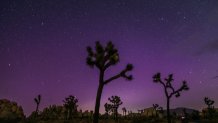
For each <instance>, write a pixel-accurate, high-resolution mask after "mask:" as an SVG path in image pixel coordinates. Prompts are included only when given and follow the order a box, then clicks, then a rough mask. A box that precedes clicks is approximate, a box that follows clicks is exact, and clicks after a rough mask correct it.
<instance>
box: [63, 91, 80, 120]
mask: <svg viewBox="0 0 218 123" xmlns="http://www.w3.org/2000/svg"><path fill="white" fill-rule="evenodd" d="M63 102H64V107H65V108H66V112H65V113H66V114H65V115H66V119H67V120H71V119H72V115H73V114H76V113H77V107H78V105H77V103H78V99H76V97H75V96H72V95H70V96H68V97H66V98H65V100H63Z"/></svg>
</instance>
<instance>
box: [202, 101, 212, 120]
mask: <svg viewBox="0 0 218 123" xmlns="http://www.w3.org/2000/svg"><path fill="white" fill-rule="evenodd" d="M204 102H205V104H206V105H207V112H206V114H207V115H206V116H207V117H208V118H210V119H211V118H212V117H213V114H214V113H215V110H214V107H213V104H214V100H212V99H210V98H208V97H205V98H204Z"/></svg>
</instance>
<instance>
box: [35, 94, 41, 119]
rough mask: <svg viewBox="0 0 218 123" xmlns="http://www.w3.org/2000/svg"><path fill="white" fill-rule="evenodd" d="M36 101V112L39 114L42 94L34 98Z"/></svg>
mask: <svg viewBox="0 0 218 123" xmlns="http://www.w3.org/2000/svg"><path fill="white" fill-rule="evenodd" d="M34 101H35V103H36V111H35V112H36V114H37V115H38V112H39V104H40V102H41V95H40V94H39V95H38V96H37V97H36V98H34Z"/></svg>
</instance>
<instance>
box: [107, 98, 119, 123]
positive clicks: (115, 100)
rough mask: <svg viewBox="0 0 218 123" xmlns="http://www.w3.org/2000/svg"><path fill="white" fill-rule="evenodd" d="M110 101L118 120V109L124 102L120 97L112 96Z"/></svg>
mask: <svg viewBox="0 0 218 123" xmlns="http://www.w3.org/2000/svg"><path fill="white" fill-rule="evenodd" d="M108 100H109V101H110V102H111V103H112V108H113V113H114V118H115V119H116V120H117V116H118V108H119V106H120V105H122V104H123V102H122V101H121V99H120V97H118V96H111V98H108Z"/></svg>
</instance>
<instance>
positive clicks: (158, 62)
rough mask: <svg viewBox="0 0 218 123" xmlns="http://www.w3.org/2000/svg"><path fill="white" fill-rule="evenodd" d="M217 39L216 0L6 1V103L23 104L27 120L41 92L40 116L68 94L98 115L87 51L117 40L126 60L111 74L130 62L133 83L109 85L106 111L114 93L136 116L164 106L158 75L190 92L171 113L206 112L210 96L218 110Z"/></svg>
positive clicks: (2, 67) (1, 41) (2, 44)
mask: <svg viewBox="0 0 218 123" xmlns="http://www.w3.org/2000/svg"><path fill="white" fill-rule="evenodd" d="M217 34H218V1H217V0H134V1H133V0H37V1H34V0H21V1H17V0H1V1H0V99H8V100H11V101H15V102H17V103H18V104H19V105H21V106H22V108H23V110H24V114H25V115H26V116H29V115H30V114H31V113H32V112H33V111H34V110H35V103H34V100H33V99H34V98H35V97H36V96H37V95H38V94H40V95H41V96H42V100H41V103H40V106H39V110H41V111H42V110H43V109H44V108H45V107H48V106H49V105H63V99H64V98H65V97H67V96H68V95H74V96H76V98H77V99H78V104H79V107H78V109H81V110H83V111H85V110H94V108H95V98H96V92H97V89H98V77H99V76H98V75H99V71H98V70H97V69H96V68H94V69H91V68H90V67H89V66H87V64H86V57H87V56H88V53H87V51H86V47H87V46H91V47H93V48H94V47H95V42H96V41H99V42H100V43H101V44H102V45H103V46H106V44H107V42H109V41H112V42H113V44H114V45H115V47H116V48H117V49H118V52H119V59H120V61H119V63H118V64H117V65H115V66H113V67H111V68H110V69H108V70H107V71H106V72H105V77H106V78H109V77H110V76H113V75H114V74H116V73H117V72H119V71H120V70H122V69H123V68H125V66H126V64H128V63H131V64H132V65H133V66H134V69H133V70H132V71H131V74H132V75H133V80H132V81H130V82H128V81H125V79H122V78H121V79H117V80H115V81H114V82H112V83H110V84H109V85H108V86H106V87H104V90H103V93H102V97H101V106H100V113H104V112H105V110H104V107H103V104H104V103H106V102H107V101H108V97H110V96H111V95H118V96H119V97H120V98H121V99H122V101H123V104H122V106H123V107H126V108H127V109H129V110H132V111H133V112H137V111H138V110H139V109H144V108H148V107H152V104H154V103H157V104H159V105H161V106H163V107H164V108H165V105H166V99H165V96H164V92H163V89H162V87H161V85H160V84H155V83H153V80H152V76H153V75H154V74H156V73H157V72H161V73H162V76H163V77H165V76H167V75H168V74H171V73H172V74H174V80H175V82H174V83H173V85H174V86H175V87H176V88H177V87H179V86H180V85H181V82H182V81H183V80H186V81H187V84H188V86H189V88H190V90H189V91H186V92H184V93H181V97H179V98H177V99H176V98H173V99H172V102H171V107H172V108H176V107H188V108H193V109H196V110H199V111H200V110H202V109H203V108H205V107H206V105H205V103H204V97H210V98H211V99H212V100H214V102H215V103H214V107H218V103H217V102H218V96H217V93H218V90H217V88H218V66H217V63H218V35H217ZM119 112H120V113H122V110H121V108H120V109H119Z"/></svg>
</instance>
